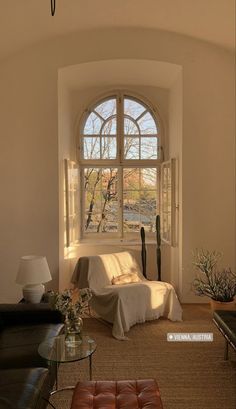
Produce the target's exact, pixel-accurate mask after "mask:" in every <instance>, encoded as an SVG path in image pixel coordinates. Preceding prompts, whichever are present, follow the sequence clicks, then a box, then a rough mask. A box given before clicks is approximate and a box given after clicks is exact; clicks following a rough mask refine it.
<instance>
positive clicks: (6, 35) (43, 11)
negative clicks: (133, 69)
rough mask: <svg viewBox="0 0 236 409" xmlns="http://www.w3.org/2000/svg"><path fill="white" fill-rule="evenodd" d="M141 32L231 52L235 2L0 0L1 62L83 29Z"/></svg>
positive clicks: (220, 0)
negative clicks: (52, 8)
mask: <svg viewBox="0 0 236 409" xmlns="http://www.w3.org/2000/svg"><path fill="white" fill-rule="evenodd" d="M106 27H107V28H109V27H113V28H115V27H142V28H151V29H155V28H156V29H159V30H166V31H171V32H175V33H179V34H184V35H187V36H191V37H194V38H197V39H200V40H203V41H208V42H211V43H214V44H216V45H219V46H222V47H225V48H228V49H231V50H233V49H234V48H235V0H56V14H55V16H54V17H52V16H51V15H50V0H0V58H1V59H3V58H6V57H7V56H9V55H11V54H13V53H15V52H17V51H19V50H21V49H23V48H24V47H27V46H28V45H32V44H34V43H36V42H40V41H43V40H47V39H50V38H53V37H57V36H61V35H66V34H69V33H71V32H75V31H78V30H85V29H96V28H106Z"/></svg>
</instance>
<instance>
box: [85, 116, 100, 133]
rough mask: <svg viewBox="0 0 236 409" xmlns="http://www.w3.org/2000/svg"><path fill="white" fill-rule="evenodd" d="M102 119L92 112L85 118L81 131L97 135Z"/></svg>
mask: <svg viewBox="0 0 236 409" xmlns="http://www.w3.org/2000/svg"><path fill="white" fill-rule="evenodd" d="M102 124H103V121H102V120H101V119H100V118H99V117H98V116H97V115H96V114H95V113H94V112H92V113H91V114H90V115H89V117H88V118H87V120H86V123H85V126H84V130H83V133H84V134H85V135H98V134H99V133H100V130H101V126H102Z"/></svg>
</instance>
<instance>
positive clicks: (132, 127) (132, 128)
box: [124, 118, 139, 135]
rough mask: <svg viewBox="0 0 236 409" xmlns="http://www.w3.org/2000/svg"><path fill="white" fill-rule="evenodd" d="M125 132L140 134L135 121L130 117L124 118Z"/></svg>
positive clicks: (127, 133) (126, 133)
mask: <svg viewBox="0 0 236 409" xmlns="http://www.w3.org/2000/svg"><path fill="white" fill-rule="evenodd" d="M124 134H125V135H139V129H138V127H137V125H136V124H135V122H133V121H131V119H129V118H124Z"/></svg>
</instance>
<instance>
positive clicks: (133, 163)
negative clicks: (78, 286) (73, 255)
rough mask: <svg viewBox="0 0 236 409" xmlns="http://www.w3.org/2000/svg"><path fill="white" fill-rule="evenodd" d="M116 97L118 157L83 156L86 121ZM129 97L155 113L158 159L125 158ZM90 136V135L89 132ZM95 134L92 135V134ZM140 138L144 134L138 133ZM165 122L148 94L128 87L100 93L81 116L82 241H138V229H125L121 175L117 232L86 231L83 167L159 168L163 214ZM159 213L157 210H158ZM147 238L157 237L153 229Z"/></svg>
mask: <svg viewBox="0 0 236 409" xmlns="http://www.w3.org/2000/svg"><path fill="white" fill-rule="evenodd" d="M112 98H115V99H116V107H117V110H116V116H117V132H116V138H117V139H116V140H117V154H116V159H84V157H83V138H84V133H83V129H84V127H85V123H86V120H87V118H88V116H89V115H90V113H91V112H93V110H94V109H95V108H96V106H97V105H99V104H102V103H103V102H105V101H107V100H109V99H112ZM125 98H130V99H132V100H134V101H136V102H138V103H141V104H143V105H144V106H145V108H146V110H147V112H149V113H150V114H151V115H152V118H153V120H154V121H155V124H156V127H157V131H158V132H157V158H155V159H141V158H139V159H125V158H124V138H125V136H126V135H125V134H124V133H123V132H122V131H123V123H124V118H125V114H124V99H125ZM88 136H90V135H88ZM91 136H92V135H91ZM137 136H138V137H139V138H141V135H137ZM163 139H164V132H163V123H162V119H161V117H160V114H159V112H158V110H157V108H155V107H154V106H153V105H152V104H151V103H150V102H149V101H148V100H147V99H146V98H145V97H143V96H141V95H138V94H136V93H134V92H133V91H132V92H131V91H128V90H115V91H111V92H109V93H106V94H103V95H100V96H99V97H97V98H96V99H94V100H93V101H92V103H91V104H89V105H88V108H86V109H85V110H84V112H83V114H82V116H81V119H80V121H79V123H78V135H77V161H78V166H79V184H80V191H81V195H80V206H79V208H80V214H79V241H80V242H86V241H87V240H89V241H92V239H95V240H96V239H100V238H102V239H103V241H106V239H108V240H109V239H110V238H113V239H117V241H119V242H123V241H130V240H132V241H133V240H135V239H138V240H139V238H140V237H139V232H128V233H125V235H124V232H123V178H122V177H119V178H118V189H119V196H120V197H119V214H118V231H117V232H116V233H91V232H90V233H86V232H85V231H84V213H85V200H84V198H85V189H84V183H83V170H84V169H85V168H88V167H98V168H106V167H108V168H109V167H111V168H118V172H122V169H125V168H156V170H157V189H156V193H157V205H158V208H157V211H158V212H159V213H160V210H161V204H160V181H161V163H162V160H163V146H162V143H163ZM157 214H158V213H157ZM146 238H147V239H149V240H152V239H153V240H154V238H155V233H154V232H146Z"/></svg>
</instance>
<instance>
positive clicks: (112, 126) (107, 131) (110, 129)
mask: <svg viewBox="0 0 236 409" xmlns="http://www.w3.org/2000/svg"><path fill="white" fill-rule="evenodd" d="M102 134H103V135H116V117H115V118H112V119H110V120H109V121H107V122H106V123H105V125H104V127H103V129H102Z"/></svg>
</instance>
